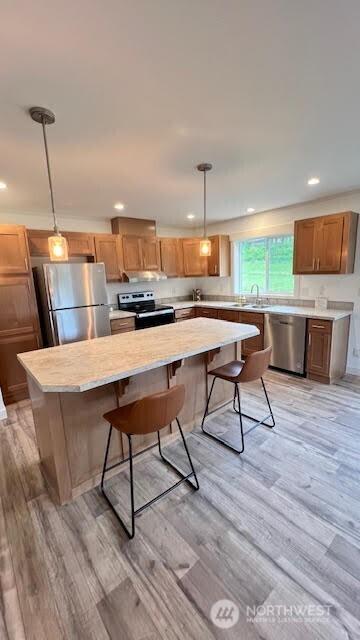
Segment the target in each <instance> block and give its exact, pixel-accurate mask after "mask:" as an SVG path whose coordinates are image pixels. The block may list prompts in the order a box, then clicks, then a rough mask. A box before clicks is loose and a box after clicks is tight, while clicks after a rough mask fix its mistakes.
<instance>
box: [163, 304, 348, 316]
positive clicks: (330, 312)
mask: <svg viewBox="0 0 360 640" xmlns="http://www.w3.org/2000/svg"><path fill="white" fill-rule="evenodd" d="M172 306H173V307H174V309H175V310H177V309H190V308H191V307H210V308H211V309H232V310H234V311H249V312H250V313H251V312H255V313H277V314H287V315H292V316H302V317H305V318H313V319H315V320H316V319H319V320H320V319H322V320H340V319H341V318H346V317H347V316H350V315H351V313H352V312H351V311H348V310H345V309H315V308H314V307H298V306H290V305H270V306H269V307H266V308H265V309H264V308H263V309H261V308H260V309H254V308H252V307H247V306H239V305H236V304H234V302H225V301H221V300H219V301H218V300H202V301H201V302H193V301H192V300H188V301H184V302H174V303H173V305H172Z"/></svg>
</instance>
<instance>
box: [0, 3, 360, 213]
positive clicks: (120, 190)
mask: <svg viewBox="0 0 360 640" xmlns="http://www.w3.org/2000/svg"><path fill="white" fill-rule="evenodd" d="M359 24H360V2H359V0H342V1H340V0H91V1H90V0H74V1H73V2H68V1H65V2H49V1H48V0H32V1H31V2H29V1H28V0H25V1H23V2H19V1H18V0H3V2H2V3H1V14H0V91H1V100H0V180H4V181H5V182H7V184H8V190H7V191H0V210H1V211H3V212H33V211H36V212H46V211H47V210H48V206H49V205H48V190H47V182H46V174H45V164H44V155H43V146H42V137H41V136H42V134H41V128H40V126H39V125H36V124H35V123H33V121H32V120H31V119H30V117H29V116H28V114H27V109H28V107H30V106H33V105H37V104H39V105H41V106H46V107H48V108H50V109H53V110H54V111H55V113H56V117H57V121H56V124H55V125H53V126H52V127H51V128H49V130H48V138H49V145H50V153H51V158H52V165H53V174H54V182H55V196H56V202H57V209H58V211H59V212H61V213H62V214H65V215H66V214H68V215H73V214H74V213H75V214H76V215H79V216H82V217H92V216H94V217H104V218H109V217H112V216H113V215H115V214H116V212H115V211H114V210H113V208H112V206H113V204H114V203H115V202H116V201H119V200H120V201H122V202H124V203H126V210H125V212H124V214H126V215H129V216H139V217H150V218H152V217H154V218H156V219H157V220H158V221H160V222H161V223H162V224H168V225H171V224H176V225H182V224H183V223H185V224H190V223H189V222H188V221H187V220H186V214H187V213H188V212H190V211H193V212H195V213H196V214H197V216H198V219H200V218H201V211H202V177H201V176H200V174H198V173H197V172H196V170H194V166H195V165H196V164H197V163H198V162H201V161H204V160H206V161H211V162H213V164H214V169H213V171H212V172H211V174H210V175H209V179H208V208H209V218H210V219H211V220H214V221H215V220H221V219H228V218H232V217H237V216H239V215H243V214H244V213H245V212H246V208H247V207H250V206H252V207H254V208H255V209H256V210H257V211H259V210H264V209H269V208H274V207H278V206H282V205H286V204H290V203H294V202H299V201H303V200H307V199H312V198H314V197H320V196H322V195H327V194H331V193H335V192H340V191H344V190H347V189H353V188H357V187H359V186H360V144H359V140H360V83H359V68H360V39H359ZM312 175H319V176H320V178H321V183H320V185H318V186H317V187H312V188H310V187H309V186H308V185H307V179H308V178H309V177H310V176H312Z"/></svg>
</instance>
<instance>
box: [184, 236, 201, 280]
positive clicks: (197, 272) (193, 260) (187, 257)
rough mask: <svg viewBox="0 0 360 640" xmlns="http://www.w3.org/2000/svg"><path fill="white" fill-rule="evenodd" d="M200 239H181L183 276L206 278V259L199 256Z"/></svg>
mask: <svg viewBox="0 0 360 640" xmlns="http://www.w3.org/2000/svg"><path fill="white" fill-rule="evenodd" d="M200 240H201V238H183V241H182V245H183V252H184V275H185V276H193V277H195V276H206V275H207V258H204V257H202V256H200Z"/></svg>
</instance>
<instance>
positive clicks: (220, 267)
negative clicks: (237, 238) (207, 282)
mask: <svg viewBox="0 0 360 640" xmlns="http://www.w3.org/2000/svg"><path fill="white" fill-rule="evenodd" d="M209 240H210V242H211V256H209V257H208V259H207V266H208V275H209V276H229V275H230V239H229V236H210V237H209Z"/></svg>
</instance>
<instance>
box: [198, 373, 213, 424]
mask: <svg viewBox="0 0 360 640" xmlns="http://www.w3.org/2000/svg"><path fill="white" fill-rule="evenodd" d="M215 380H216V378H215V377H214V379H213V381H212V385H211V389H210V393H209V397H208V399H207V401H206V407H205V411H204V415H203V419H202V422H201V430H202V431H203V432H204V433H206V431H205V429H204V422H205V418H206V416H207V415H208V413H209V404H210V398H211V394H212V392H213V388H214V384H215Z"/></svg>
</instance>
